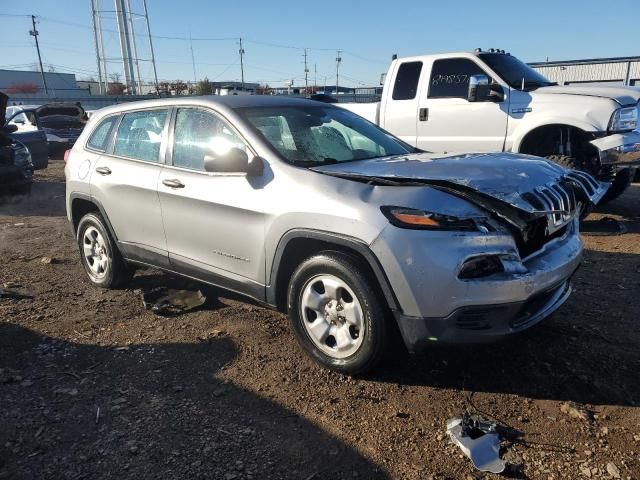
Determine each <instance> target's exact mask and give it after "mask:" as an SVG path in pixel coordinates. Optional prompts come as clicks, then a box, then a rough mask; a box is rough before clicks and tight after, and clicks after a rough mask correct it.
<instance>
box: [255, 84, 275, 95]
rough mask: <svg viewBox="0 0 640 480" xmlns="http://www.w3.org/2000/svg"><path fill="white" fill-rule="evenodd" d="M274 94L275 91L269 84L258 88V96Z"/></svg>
mask: <svg viewBox="0 0 640 480" xmlns="http://www.w3.org/2000/svg"><path fill="white" fill-rule="evenodd" d="M272 93H273V89H272V88H271V87H270V86H269V84H268V83H267V84H265V85H260V86H259V87H258V88H256V95H271V94H272Z"/></svg>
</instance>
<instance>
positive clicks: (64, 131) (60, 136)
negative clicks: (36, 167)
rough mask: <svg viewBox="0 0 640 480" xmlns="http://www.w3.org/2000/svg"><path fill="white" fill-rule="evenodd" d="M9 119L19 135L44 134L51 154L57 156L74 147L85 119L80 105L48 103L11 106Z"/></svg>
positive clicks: (8, 121)
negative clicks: (27, 133)
mask: <svg viewBox="0 0 640 480" xmlns="http://www.w3.org/2000/svg"><path fill="white" fill-rule="evenodd" d="M6 120H7V123H8V124H9V125H16V127H17V128H18V130H17V133H18V134H24V133H26V132H34V131H41V132H44V134H45V135H46V137H47V143H48V151H49V155H51V156H58V155H60V154H62V153H63V152H64V151H65V150H68V149H69V148H71V147H72V146H73V144H74V143H75V141H76V140H77V139H78V137H79V136H80V133H82V129H83V128H84V125H85V122H86V117H85V112H84V109H83V108H82V107H81V106H80V105H79V104H77V103H48V104H45V105H18V106H13V107H9V109H8V113H7V118H6Z"/></svg>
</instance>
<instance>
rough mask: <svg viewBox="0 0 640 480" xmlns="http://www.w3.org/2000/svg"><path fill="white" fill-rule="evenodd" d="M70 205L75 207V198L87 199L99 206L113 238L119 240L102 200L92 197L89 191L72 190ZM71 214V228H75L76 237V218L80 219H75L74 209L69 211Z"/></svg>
mask: <svg viewBox="0 0 640 480" xmlns="http://www.w3.org/2000/svg"><path fill="white" fill-rule="evenodd" d="M69 200H70V202H69V206H70V207H73V201H74V200H86V201H87V202H90V203H93V204H94V205H95V206H96V207H97V208H98V211H99V212H100V215H101V216H102V219H103V220H104V222H105V223H106V225H107V228H108V229H109V233H110V234H111V238H113V239H114V240H115V241H116V243H117V242H118V236H117V235H116V231H115V230H114V229H113V226H112V225H111V222H110V221H109V216H108V215H107V212H106V210H105V209H104V207H103V206H102V204H101V203H100V201H98V200H96V199H95V198H94V197H92V196H91V195H89V194H87V193H82V192H71V194H70V195H69ZM69 214H70V215H69V216H70V218H71V220H72V223H71V228H72V230H73V235H74V237H75V235H76V227H75V225H74V224H73V221H74V220H80V219H79V218H78V219H74V218H73V210H72V211H71V212H69Z"/></svg>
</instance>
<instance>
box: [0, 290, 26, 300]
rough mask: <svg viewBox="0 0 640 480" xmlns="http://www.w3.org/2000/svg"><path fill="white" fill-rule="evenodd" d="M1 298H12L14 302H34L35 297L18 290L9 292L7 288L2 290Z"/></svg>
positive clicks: (0, 292)
mask: <svg viewBox="0 0 640 480" xmlns="http://www.w3.org/2000/svg"><path fill="white" fill-rule="evenodd" d="M0 298H11V299H13V300H22V299H25V298H26V299H29V300H33V295H29V294H28V293H23V292H18V291H17V290H9V289H6V288H0Z"/></svg>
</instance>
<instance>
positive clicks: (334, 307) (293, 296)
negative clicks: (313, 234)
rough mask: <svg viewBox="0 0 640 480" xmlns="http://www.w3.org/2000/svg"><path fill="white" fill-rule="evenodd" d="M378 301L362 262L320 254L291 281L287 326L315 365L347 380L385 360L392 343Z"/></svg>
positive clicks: (335, 254)
mask: <svg viewBox="0 0 640 480" xmlns="http://www.w3.org/2000/svg"><path fill="white" fill-rule="evenodd" d="M378 298H379V296H378V295H376V288H375V287H374V284H372V282H371V276H370V274H369V272H368V271H367V270H366V269H365V268H363V266H362V265H361V264H360V263H359V262H358V261H356V260H355V259H354V258H352V257H350V256H348V255H344V254H341V253H336V252H325V253H321V254H319V255H316V256H313V257H311V258H308V259H307V260H305V261H304V262H302V263H301V264H300V265H299V266H298V268H297V269H296V270H295V272H294V273H293V275H292V277H291V280H290V282H289V289H288V296H287V305H288V310H289V321H290V323H291V327H292V328H293V332H294V334H295V336H296V339H297V340H298V343H299V344H300V346H301V347H302V349H303V350H304V351H305V352H306V353H307V354H308V355H309V356H310V357H311V358H312V359H313V360H315V361H316V362H317V363H319V364H320V365H322V366H323V367H325V368H328V369H330V370H333V371H336V372H339V373H344V374H347V375H359V374H363V373H365V372H368V371H370V370H372V369H373V368H374V367H375V366H376V365H378V363H379V362H380V361H381V360H382V359H383V358H384V356H385V353H386V352H387V350H388V348H389V345H390V343H391V340H392V339H391V336H392V335H391V334H392V332H391V328H390V327H389V323H388V319H387V315H386V313H387V312H386V308H385V307H384V305H383V304H381V303H380V300H379V299H378ZM312 307H313V308H312ZM319 322H320V323H319Z"/></svg>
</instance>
